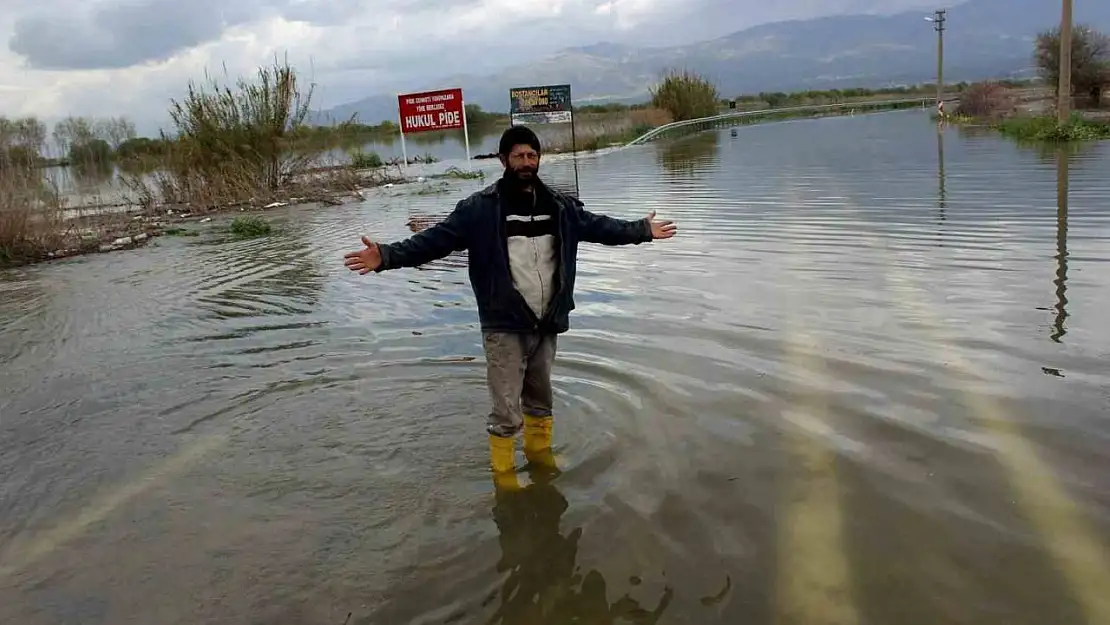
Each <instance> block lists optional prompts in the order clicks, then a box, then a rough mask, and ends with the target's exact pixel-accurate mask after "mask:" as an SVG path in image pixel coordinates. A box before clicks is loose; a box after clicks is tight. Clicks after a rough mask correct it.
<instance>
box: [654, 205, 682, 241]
mask: <svg viewBox="0 0 1110 625" xmlns="http://www.w3.org/2000/svg"><path fill="white" fill-rule="evenodd" d="M648 223H649V224H651V238H653V239H669V238H671V237H673V236H674V235H676V234H678V226H676V225H675V223H674V222H673V221H655V211H651V212H650V213H648Z"/></svg>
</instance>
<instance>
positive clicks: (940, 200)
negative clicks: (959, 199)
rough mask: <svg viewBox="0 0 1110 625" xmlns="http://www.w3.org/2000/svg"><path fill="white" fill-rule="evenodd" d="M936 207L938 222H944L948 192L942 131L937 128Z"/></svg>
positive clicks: (939, 127) (940, 128)
mask: <svg viewBox="0 0 1110 625" xmlns="http://www.w3.org/2000/svg"><path fill="white" fill-rule="evenodd" d="M937 184H938V190H937V206H938V208H940V220H941V221H944V212H945V209H947V208H948V192H947V190H946V189H945V176H944V130H943V129H942V127H941V126H940V125H938V126H937Z"/></svg>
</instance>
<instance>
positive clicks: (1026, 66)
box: [320, 0, 1110, 123]
mask: <svg viewBox="0 0 1110 625" xmlns="http://www.w3.org/2000/svg"><path fill="white" fill-rule="evenodd" d="M1059 12H1060V5H1059V3H1058V2H1055V1H1046V0H969V1H968V2H965V3H962V4H957V5H956V6H953V7H952V8H951V9H949V13H948V30H947V32H946V33H945V80H946V81H950V82H957V81H960V80H977V79H981V78H986V77H1007V76H1029V75H1031V74H1032V73H1033V67H1032V61H1031V59H1032V47H1033V41H1034V38H1035V36H1036V34H1037V33H1038V32H1040V31H1042V30H1044V29H1047V28H1052V27H1053V26H1055V25H1056V24H1057V23H1058V22H1059V19H1060V13H1059ZM930 14H931V13H930V12H928V11H913V12H907V13H899V14H896V15H871V14H868V15H844V16H835V17H824V18H818V19H811V20H795V21H787V22H777V23H772V24H765V25H761V26H756V27H753V28H749V29H747V30H743V31H740V32H737V33H734V34H732V35H729V36H726V37H722V38H719V39H714V40H711V41H705V42H700V43H695V44H691V45H685V46H674V47H665V48H652V47H637V46H628V45H619V44H610V43H599V44H596V45H591V46H584V47H578V48H570V49H566V50H564V51H562V52H560V53H558V54H556V55H554V56H551V57H549V58H546V59H543V60H541V61H539V62H536V63H531V64H528V65H521V66H515V67H508V68H506V69H504V70H502V71H500V72H498V73H496V74H493V75H488V76H468V75H457V76H450V77H445V78H444V79H442V80H440V81H436V82H435V83H429V84H427V85H416V86H415V87H414V90H415V89H421V88H435V87H441V86H456V85H461V86H462V87H463V89H464V93H465V95H466V99H467V102H469V103H476V104H479V105H480V106H482V108H484V109H486V110H497V111H504V110H506V109H507V108H508V90H509V88H510V87H519V86H528V85H537V84H551V83H570V84H571V85H572V88H573V92H574V99H575V101H576V102H580V103H585V102H599V101H601V102H604V101H612V102H633V101H642V100H643V99H645V98H646V97H647V90H648V87H649V86H650V85H651V84H652V83H653V82H654V81H655V80H656V79H657V78H658V76H659V74H660V73H661V72H662V71H664V70H665V69H666V68H669V67H685V68H690V69H693V70H696V71H698V72H701V73H703V74H706V75H708V76H710V77H711V78H712V79H713V80H714V81H716V83H717V84H718V85H719V87H720V89H721V92H722V93H723V94H724V95H739V94H741V93H754V92H759V91H793V90H799V89H831V88H835V87H847V86H870V87H879V86H884V85H892V84H908V83H920V82H929V81H932V80H935V73H936V33H935V32H934V31H933V28H932V26H931V25H930V24H929V23H928V22H926V21H924V17H925V16H926V15H930ZM1075 19H1076V21H1077V22H1082V23H1088V24H1091V25H1093V26H1095V27H1096V28H1099V29H1102V30H1106V31H1110V2H1084V3H1076V6H1075ZM352 114H357V115H358V118H359V119H360V120H362V121H364V122H368V123H376V122H379V121H381V120H385V119H394V118H395V117H396V114H397V113H396V99H395V97H394V96H390V95H383V96H371V97H368V98H366V99H363V100H359V101H357V102H352V103H350V104H345V105H342V106H338V107H336V108H333V109H330V110H328V111H325V112H323V113H322V115H321V116H320V117H321V118H322V119H333V120H341V119H347V118H349V117H350V116H351V115H352Z"/></svg>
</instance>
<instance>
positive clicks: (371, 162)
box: [347, 149, 385, 169]
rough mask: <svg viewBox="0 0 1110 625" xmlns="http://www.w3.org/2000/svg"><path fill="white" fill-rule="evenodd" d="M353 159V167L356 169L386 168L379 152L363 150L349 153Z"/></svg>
mask: <svg viewBox="0 0 1110 625" xmlns="http://www.w3.org/2000/svg"><path fill="white" fill-rule="evenodd" d="M347 156H348V157H349V158H350V159H351V167H354V168H355V169H376V168H378V167H385V161H383V160H382V157H381V156H379V155H378V153H377V152H363V151H362V150H360V149H359V150H352V151H351V152H348V153H347Z"/></svg>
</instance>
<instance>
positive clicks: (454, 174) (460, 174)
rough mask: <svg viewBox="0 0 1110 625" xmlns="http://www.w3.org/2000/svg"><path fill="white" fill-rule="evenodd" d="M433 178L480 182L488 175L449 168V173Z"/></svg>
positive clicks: (481, 172)
mask: <svg viewBox="0 0 1110 625" xmlns="http://www.w3.org/2000/svg"><path fill="white" fill-rule="evenodd" d="M433 177H434V178H454V179H457V180H480V179H482V178H485V177H486V174H485V172H483V171H481V170H477V171H464V170H462V169H459V168H458V167H448V168H447V171H445V172H443V173H442V174H439V175H438V176H433Z"/></svg>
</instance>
